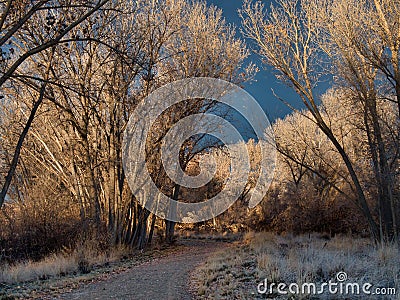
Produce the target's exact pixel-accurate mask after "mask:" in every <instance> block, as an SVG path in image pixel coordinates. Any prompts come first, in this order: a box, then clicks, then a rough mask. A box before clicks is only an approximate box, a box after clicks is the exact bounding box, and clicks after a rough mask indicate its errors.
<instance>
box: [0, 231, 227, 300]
mask: <svg viewBox="0 0 400 300" xmlns="http://www.w3.org/2000/svg"><path fill="white" fill-rule="evenodd" d="M230 246H231V244H230V243H227V242H223V241H216V240H211V239H210V240H209V239H182V240H179V241H178V242H177V244H176V245H175V246H172V247H168V248H166V249H162V250H159V251H151V252H147V253H146V252H144V253H143V255H141V256H136V257H132V258H129V259H125V260H123V261H121V262H119V263H116V264H113V265H108V266H105V267H101V268H97V269H95V270H93V271H92V272H90V273H89V274H83V275H77V276H66V277H62V278H53V279H49V280H44V281H35V282H28V283H21V284H19V285H14V286H9V287H6V291H4V286H3V287H2V286H0V291H1V290H2V288H3V291H2V293H0V294H3V296H0V299H2V300H3V299H4V300H5V299H7V300H11V299H43V300H49V299H62V300H69V299H71V300H72V299H154V300H157V299H174V300H175V299H176V300H179V299H193V298H195V296H194V295H196V292H197V287H193V286H191V278H192V277H193V274H192V273H193V272H194V271H195V270H196V268H198V266H199V265H200V264H201V263H203V262H205V261H206V260H207V258H208V257H209V256H210V255H211V254H215V253H216V252H219V251H223V250H224V249H226V248H229V247H230ZM4 292H5V294H4Z"/></svg>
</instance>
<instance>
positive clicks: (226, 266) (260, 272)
mask: <svg viewBox="0 0 400 300" xmlns="http://www.w3.org/2000/svg"><path fill="white" fill-rule="evenodd" d="M338 272H346V273H347V275H348V279H347V281H346V282H356V283H360V284H362V283H365V282H369V283H371V284H373V285H374V287H390V288H391V287H394V288H396V291H400V255H399V249H398V247H396V246H394V245H386V246H383V247H382V246H380V247H374V245H372V244H371V242H370V241H369V240H367V239H361V238H353V237H343V236H342V237H335V238H332V239H329V238H327V237H324V236H321V235H310V236H299V237H293V236H290V235H287V236H277V235H274V234H272V233H248V234H246V235H245V236H244V238H243V243H241V244H239V245H238V246H237V247H235V248H232V249H230V250H228V251H225V252H223V253H220V254H218V255H217V256H214V257H212V258H211V259H210V260H209V261H208V262H207V263H206V264H204V265H203V266H202V267H201V268H200V270H199V272H198V275H197V278H196V282H198V290H199V296H200V298H202V299H258V298H259V299H265V298H266V295H261V294H258V292H257V285H258V284H259V283H260V282H262V281H264V279H267V282H268V283H272V282H273V283H276V284H277V283H281V282H282V283H286V284H290V283H297V284H298V285H299V286H301V285H302V284H303V283H305V282H311V283H316V284H321V283H323V282H328V281H329V280H332V281H334V280H336V274H337V273H338ZM268 296H269V297H271V296H272V298H273V299H290V297H289V295H286V296H282V295H279V294H278V293H275V294H273V295H268ZM292 296H293V295H292ZM351 297H352V296H350V295H343V298H342V299H352V298H351ZM396 297H397V298H396ZM396 297H394V296H392V298H390V297H387V298H381V299H400V297H399V296H398V295H397V296H396ZM301 298H303V299H340V295H334V296H330V295H328V293H325V294H324V295H318V298H315V296H314V298H312V297H311V296H310V295H296V296H295V298H294V299H301ZM292 299H293V298H292ZM356 299H366V297H365V295H364V297H361V298H360V296H359V297H358V298H356ZM370 299H379V298H377V297H375V298H370Z"/></svg>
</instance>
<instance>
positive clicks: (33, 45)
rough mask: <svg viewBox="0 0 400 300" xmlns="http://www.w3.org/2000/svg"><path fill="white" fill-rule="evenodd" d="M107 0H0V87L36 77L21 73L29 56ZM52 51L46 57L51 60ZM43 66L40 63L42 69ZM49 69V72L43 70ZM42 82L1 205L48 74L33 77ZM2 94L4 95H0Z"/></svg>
mask: <svg viewBox="0 0 400 300" xmlns="http://www.w3.org/2000/svg"><path fill="white" fill-rule="evenodd" d="M108 2H110V1H109V0H99V1H89V2H88V1H85V2H84V3H83V2H82V1H72V2H71V1H49V0H43V1H24V0H22V1H13V0H8V1H2V2H1V3H0V7H1V15H0V52H1V58H0V59H1V61H0V87H2V88H4V86H5V85H7V86H10V85H12V84H14V82H15V80H16V79H18V78H21V77H24V76H25V75H26V76H28V77H33V78H35V77H38V74H37V72H35V73H28V74H27V73H24V72H23V70H24V69H25V70H26V67H25V65H26V63H27V62H28V60H34V59H35V57H36V55H37V54H40V53H43V52H45V51H46V52H47V54H48V55H49V53H48V51H47V50H50V51H53V50H54V48H56V47H57V46H59V45H61V44H64V43H66V42H67V41H68V40H70V39H71V38H76V36H75V37H71V36H69V33H70V32H71V31H72V30H73V29H74V28H76V27H77V26H78V25H79V24H81V23H82V22H85V21H86V20H87V19H88V18H89V17H90V16H92V15H93V14H95V13H96V12H98V11H99V10H101V9H102V8H103V7H104V6H105V5H106V4H107V3H108ZM51 57H52V55H51V54H50V55H49V57H48V58H50V60H51ZM43 68H44V69H45V67H44V66H42V69H43ZM44 73H48V72H44ZM35 79H36V80H39V82H41V87H40V92H39V94H38V96H37V99H36V100H35V102H34V104H33V105H32V109H31V112H30V116H29V118H28V120H27V123H26V124H25V126H24V128H23V130H22V132H21V134H20V137H19V139H18V142H17V145H16V148H15V151H14V155H13V159H12V161H11V164H10V168H9V170H8V173H7V176H6V178H5V182H4V184H3V187H2V190H1V192H0V207H1V206H2V204H3V203H4V200H5V197H6V194H7V191H8V188H9V186H10V184H11V180H12V177H13V175H14V173H15V169H16V166H17V164H18V159H19V154H20V151H21V147H22V143H23V141H24V139H25V137H26V135H27V132H28V130H29V127H30V126H31V124H32V121H33V119H34V117H35V114H36V112H37V109H38V107H39V106H40V105H41V103H42V101H43V99H44V93H45V87H46V81H47V80H48V78H47V77H39V78H35ZM1 96H2V97H4V95H1Z"/></svg>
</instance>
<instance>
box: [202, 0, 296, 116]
mask: <svg viewBox="0 0 400 300" xmlns="http://www.w3.org/2000/svg"><path fill="white" fill-rule="evenodd" d="M267 2H270V1H267ZM207 3H209V4H214V5H215V6H217V7H219V8H221V9H222V10H223V15H224V17H225V19H226V20H227V22H229V23H234V24H235V25H236V27H237V33H238V35H240V30H239V27H240V24H241V20H240V18H239V15H238V13H237V10H238V9H239V8H240V7H241V6H242V1H241V0H207ZM247 42H248V43H249V46H250V47H253V46H254V45H252V44H251V42H250V41H247ZM249 61H252V62H254V63H256V64H257V66H259V68H260V71H259V73H258V74H257V76H256V78H255V79H256V81H255V82H251V83H246V84H245V85H244V88H245V89H246V90H247V91H248V92H249V93H250V94H251V95H252V96H253V97H254V98H255V99H256V100H257V101H258V102H259V103H260V105H261V107H262V108H263V109H264V111H265V112H266V113H267V115H268V117H269V119H270V121H271V122H273V121H274V120H275V119H276V118H279V117H280V118H281V117H283V116H285V115H286V114H288V113H290V112H291V109H290V108H288V107H287V106H286V105H285V104H283V103H282V102H281V101H280V100H278V99H277V98H276V97H275V96H274V95H273V92H272V89H273V90H274V91H275V93H276V94H278V95H279V96H280V97H282V98H283V99H285V100H286V101H288V102H289V103H291V104H292V105H294V106H295V107H296V108H301V107H302V105H301V102H300V101H299V99H298V98H297V96H296V94H295V93H294V92H293V91H292V90H291V89H290V88H288V87H287V86H285V85H283V84H282V83H280V82H279V81H278V80H277V79H276V77H275V73H274V71H273V70H271V69H264V68H263V67H262V65H261V62H260V59H259V58H258V57H257V56H256V55H255V54H252V55H251V57H250V58H249Z"/></svg>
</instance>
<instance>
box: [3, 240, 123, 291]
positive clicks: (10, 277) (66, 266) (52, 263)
mask: <svg viewBox="0 0 400 300" xmlns="http://www.w3.org/2000/svg"><path fill="white" fill-rule="evenodd" d="M127 252H128V250H127V249H126V248H124V247H122V246H121V247H115V248H112V249H110V250H108V251H105V252H104V251H99V250H98V249H97V247H96V245H95V244H94V243H92V242H89V243H86V244H85V245H82V246H80V247H78V248H77V249H75V250H72V251H70V250H68V249H65V250H64V251H62V252H61V253H58V254H53V255H50V256H48V257H46V258H44V259H42V260H40V261H36V262H35V261H31V260H28V261H24V262H20V263H16V264H11V265H10V264H5V265H3V266H0V283H3V284H7V285H11V284H17V283H22V282H29V281H35V280H45V279H49V278H52V277H62V276H65V275H69V274H78V273H89V272H90V270H91V269H92V268H93V267H95V266H101V265H104V264H107V263H110V262H113V261H116V260H118V259H120V258H121V257H122V256H124V255H125V254H126V253H127Z"/></svg>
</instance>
